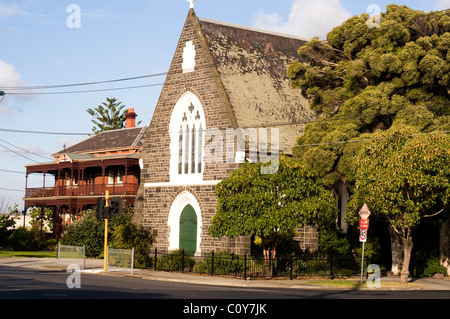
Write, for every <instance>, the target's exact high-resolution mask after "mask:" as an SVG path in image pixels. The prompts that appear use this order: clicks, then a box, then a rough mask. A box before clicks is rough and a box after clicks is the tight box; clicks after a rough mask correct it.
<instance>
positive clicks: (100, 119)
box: [86, 97, 128, 134]
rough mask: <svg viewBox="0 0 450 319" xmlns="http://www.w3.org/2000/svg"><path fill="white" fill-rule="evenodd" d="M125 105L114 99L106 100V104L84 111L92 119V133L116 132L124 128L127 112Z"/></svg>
mask: <svg viewBox="0 0 450 319" xmlns="http://www.w3.org/2000/svg"><path fill="white" fill-rule="evenodd" d="M124 108H125V105H124V104H122V102H119V101H118V100H117V99H116V98H113V97H111V98H106V102H102V103H101V104H100V105H98V106H97V107H96V108H93V109H92V108H89V109H87V110H86V112H88V113H89V114H90V115H91V116H92V117H94V119H93V120H92V123H94V124H95V126H94V127H93V128H92V131H93V132H94V133H95V134H98V133H100V132H103V131H109V130H117V129H122V128H124V127H125V122H126V117H125V115H126V114H127V112H128V110H127V109H124Z"/></svg>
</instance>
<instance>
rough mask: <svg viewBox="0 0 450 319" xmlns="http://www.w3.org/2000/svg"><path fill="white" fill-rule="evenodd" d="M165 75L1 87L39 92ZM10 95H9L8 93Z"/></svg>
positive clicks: (165, 73) (155, 75)
mask: <svg viewBox="0 0 450 319" xmlns="http://www.w3.org/2000/svg"><path fill="white" fill-rule="evenodd" d="M162 75H167V72H161V73H154V74H148V75H141V76H135V77H129V78H123V79H117V80H106V81H97V82H84V83H74V84H55V85H41V86H15V87H2V89H5V90H41V89H54V88H63V87H74V86H86V85H97V84H104V83H113V82H122V81H131V80H138V79H145V78H150V77H157V76H162ZM10 94H11V93H10Z"/></svg>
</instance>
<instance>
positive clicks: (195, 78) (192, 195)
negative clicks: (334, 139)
mask: <svg viewBox="0 0 450 319" xmlns="http://www.w3.org/2000/svg"><path fill="white" fill-rule="evenodd" d="M190 2H191V9H190V10H189V13H188V15H187V18H186V21H185V24H184V27H183V30H182V32H181V36H180V38H179V41H178V45H177V47H176V49H175V53H174V56H173V59H172V63H171V65H170V69H169V71H168V74H167V77H166V80H165V84H164V86H163V88H162V91H161V95H160V97H159V100H158V103H157V105H156V108H155V111H154V114H153V117H152V120H151V123H150V125H149V127H148V129H147V131H146V133H145V135H144V137H143V141H142V142H143V147H142V150H141V153H140V167H141V177H140V188H139V190H138V194H137V197H136V201H135V220H136V221H137V222H138V223H140V224H142V225H144V226H147V227H150V228H151V229H152V233H153V236H154V238H155V244H154V247H155V248H157V249H158V252H159V251H161V252H167V251H172V250H176V249H184V250H186V251H188V252H189V253H190V254H192V255H194V254H195V255H201V254H206V253H209V252H211V251H228V252H234V253H238V254H245V253H250V244H251V238H249V237H240V238H213V237H211V236H210V235H209V233H208V228H209V226H210V225H211V219H212V217H213V216H214V214H215V212H216V203H217V200H216V197H215V187H216V185H217V184H218V183H219V182H220V181H221V180H223V179H224V178H226V177H228V176H229V174H230V172H232V171H233V170H236V169H238V168H239V166H240V165H241V164H242V163H243V162H244V161H258V160H261V149H257V150H256V152H254V149H252V147H251V146H254V145H258V146H261V145H266V149H265V151H264V152H263V153H267V147H268V145H271V147H272V149H271V151H270V152H268V153H267V154H269V153H270V154H272V155H273V154H278V152H279V153H284V154H291V147H292V146H293V145H294V144H295V141H296V138H297V137H298V136H299V135H301V134H302V132H303V130H304V127H305V125H306V123H309V122H311V121H313V120H314V114H313V112H312V111H311V110H310V109H309V107H308V102H307V101H306V99H304V98H303V97H302V95H301V94H300V92H299V91H298V90H294V89H292V88H290V84H289V79H288V77H287V75H286V70H287V67H288V65H289V63H291V62H292V61H294V60H296V59H298V55H297V50H298V48H299V47H300V46H302V45H303V44H304V43H306V41H307V39H304V38H300V37H296V36H291V35H285V34H279V33H274V32H268V31H263V30H257V29H254V28H249V27H244V26H239V25H234V24H230V23H225V22H220V21H213V20H210V19H205V18H199V17H197V16H196V14H195V12H194V9H193V1H190ZM230 134H231V138H230ZM253 134H256V139H257V140H258V144H256V143H253V144H252V141H253V137H254V136H253ZM261 141H266V143H265V144H264V143H261ZM272 142H273V143H272ZM274 147H276V148H278V149H277V150H275V149H274ZM258 154H259V157H258ZM270 154H269V156H270ZM296 239H297V240H298V241H299V242H300V245H301V247H302V248H304V249H307V248H310V249H314V248H315V247H317V234H316V232H315V231H314V229H313V228H312V227H304V228H302V229H301V230H300V232H299V235H298V237H297V238H296Z"/></svg>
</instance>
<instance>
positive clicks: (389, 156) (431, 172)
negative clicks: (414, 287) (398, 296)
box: [347, 127, 450, 282]
mask: <svg viewBox="0 0 450 319" xmlns="http://www.w3.org/2000/svg"><path fill="white" fill-rule="evenodd" d="M398 136H402V137H398ZM376 137H377V138H378V140H376V141H372V142H371V143H367V144H366V145H365V146H364V148H363V150H362V152H361V153H360V154H359V155H358V156H357V158H356V163H357V171H356V183H355V188H354V196H353V197H352V199H351V201H350V203H349V210H348V215H347V218H348V220H350V221H352V222H353V223H356V221H357V220H358V217H357V215H358V214H357V212H358V207H361V206H362V204H363V203H367V205H368V206H369V207H370V210H371V212H372V213H373V215H374V216H375V217H378V218H382V219H384V220H386V221H387V222H388V223H389V224H390V225H391V227H392V229H393V230H394V231H395V232H396V233H397V234H398V235H399V236H400V238H401V242H402V245H403V263H402V264H403V266H402V270H401V281H402V282H406V281H407V280H408V274H409V264H410V260H411V251H412V248H413V237H414V230H415V229H416V228H417V226H418V225H419V223H420V222H421V221H422V220H423V219H424V218H430V217H434V216H437V215H439V214H441V213H443V212H445V210H446V209H448V207H449V202H450V172H449V171H448V167H450V137H449V136H448V135H447V134H445V133H440V134H429V135H420V134H419V131H418V130H416V129H414V128H411V127H402V128H398V127H394V128H392V129H390V130H388V131H385V132H379V133H377V134H376Z"/></svg>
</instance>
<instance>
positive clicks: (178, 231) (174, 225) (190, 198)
mask: <svg viewBox="0 0 450 319" xmlns="http://www.w3.org/2000/svg"><path fill="white" fill-rule="evenodd" d="M167 224H168V226H169V238H168V239H169V247H168V250H169V251H173V250H177V249H184V250H185V251H186V252H188V253H189V254H192V255H200V254H201V248H200V247H201V234H202V224H203V222H202V211H201V209H200V205H199V203H198V202H197V199H196V198H195V196H194V195H193V194H192V193H190V192H188V191H183V192H181V193H180V194H178V195H177V196H176V198H175V199H174V201H173V202H172V205H171V206H170V209H169V216H168V220H167Z"/></svg>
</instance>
